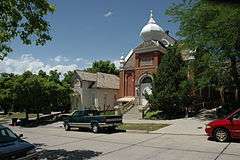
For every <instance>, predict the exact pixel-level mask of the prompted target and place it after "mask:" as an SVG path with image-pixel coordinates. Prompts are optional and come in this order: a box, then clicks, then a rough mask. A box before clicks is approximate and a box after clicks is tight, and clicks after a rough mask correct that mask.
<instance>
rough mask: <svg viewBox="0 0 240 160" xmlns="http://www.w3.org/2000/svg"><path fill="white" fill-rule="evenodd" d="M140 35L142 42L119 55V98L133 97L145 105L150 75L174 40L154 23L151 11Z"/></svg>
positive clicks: (149, 90) (149, 89) (150, 79)
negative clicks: (124, 54) (125, 54)
mask: <svg viewBox="0 0 240 160" xmlns="http://www.w3.org/2000/svg"><path fill="white" fill-rule="evenodd" d="M140 36H141V37H142V39H143V42H142V43H141V44H139V45H138V46H137V47H136V48H135V49H132V50H131V51H130V52H129V53H128V55H127V56H126V57H123V56H122V57H121V61H120V64H121V66H120V69H121V71H120V92H119V95H120V97H121V98H123V97H135V100H136V102H137V103H138V104H139V105H145V104H146V103H147V101H146V99H145V96H144V95H145V93H146V92H147V93H151V82H152V75H153V73H155V72H156V71H157V68H158V66H159V64H160V63H161V57H162V55H163V54H165V53H166V48H167V47H168V46H169V45H172V44H174V43H175V42H176V40H175V39H174V38H172V37H171V36H169V33H168V31H166V32H165V31H164V30H163V29H162V28H161V27H160V26H159V25H158V24H157V23H156V21H155V20H154V17H153V14H152V12H151V14H150V19H149V21H148V23H147V24H146V25H145V26H144V27H143V29H142V31H141V33H140Z"/></svg>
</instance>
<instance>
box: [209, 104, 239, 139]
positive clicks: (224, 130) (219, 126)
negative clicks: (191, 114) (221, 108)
mask: <svg viewBox="0 0 240 160" xmlns="http://www.w3.org/2000/svg"><path fill="white" fill-rule="evenodd" d="M205 131H206V133H207V135H208V136H209V137H213V138H214V139H215V140H217V141H219V142H225V141H228V140H230V139H231V138H234V139H235V138H236V139H239V138H240V108H239V109H238V110H236V111H235V112H233V113H231V114H230V115H229V116H227V117H226V118H224V119H222V120H215V121H212V122H210V123H208V124H207V125H206V129H205Z"/></svg>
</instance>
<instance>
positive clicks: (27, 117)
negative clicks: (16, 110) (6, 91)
mask: <svg viewBox="0 0 240 160" xmlns="http://www.w3.org/2000/svg"><path fill="white" fill-rule="evenodd" d="M25 113H26V119H27V120H28V119H29V116H28V111H26V112H25Z"/></svg>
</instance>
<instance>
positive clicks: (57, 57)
mask: <svg viewBox="0 0 240 160" xmlns="http://www.w3.org/2000/svg"><path fill="white" fill-rule="evenodd" d="M51 61H55V62H68V61H69V59H68V58H67V57H64V56H61V55H59V56H56V57H55V58H51Z"/></svg>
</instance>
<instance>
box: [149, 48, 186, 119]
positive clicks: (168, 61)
mask: <svg viewBox="0 0 240 160" xmlns="http://www.w3.org/2000/svg"><path fill="white" fill-rule="evenodd" d="M182 66H183V61H182V59H181V55H180V52H178V51H177V47H176V46H173V47H169V48H168V50H167V52H166V53H165V54H164V55H163V57H162V60H161V63H160V65H159V68H158V71H157V73H156V74H155V75H154V76H153V84H152V94H151V95H147V99H148V100H149V104H150V108H151V110H161V111H163V114H164V115H165V118H175V116H176V115H178V114H180V113H184V108H183V107H184V104H185V103H186V101H185V100H186V99H185V94H186V93H184V92H183V90H182V89H181V83H182V81H183V80H186V76H185V74H182V72H181V68H182Z"/></svg>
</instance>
